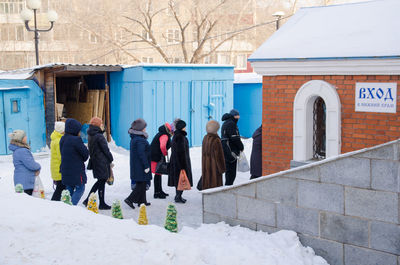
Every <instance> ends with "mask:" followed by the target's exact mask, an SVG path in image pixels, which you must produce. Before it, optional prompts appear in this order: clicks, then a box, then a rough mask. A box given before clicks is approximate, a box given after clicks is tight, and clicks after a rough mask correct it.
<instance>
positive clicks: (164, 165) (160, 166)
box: [155, 156, 169, 175]
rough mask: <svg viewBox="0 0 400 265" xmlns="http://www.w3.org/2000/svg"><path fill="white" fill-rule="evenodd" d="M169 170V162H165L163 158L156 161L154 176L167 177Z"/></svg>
mask: <svg viewBox="0 0 400 265" xmlns="http://www.w3.org/2000/svg"><path fill="white" fill-rule="evenodd" d="M168 169H169V162H167V161H166V159H165V157H164V156H163V157H162V158H161V160H160V161H158V163H157V166H156V172H155V173H156V174H159V175H168V172H169V171H168Z"/></svg>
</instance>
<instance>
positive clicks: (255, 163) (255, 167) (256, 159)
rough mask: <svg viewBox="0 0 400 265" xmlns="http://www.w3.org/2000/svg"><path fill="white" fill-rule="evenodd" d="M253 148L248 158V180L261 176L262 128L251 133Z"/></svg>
mask: <svg viewBox="0 0 400 265" xmlns="http://www.w3.org/2000/svg"><path fill="white" fill-rule="evenodd" d="M252 138H253V148H252V149H251V156H250V175H251V177H250V179H255V178H258V177H261V176H262V152H261V150H262V126H260V127H259V128H258V129H257V130H255V131H254V133H253V136H252Z"/></svg>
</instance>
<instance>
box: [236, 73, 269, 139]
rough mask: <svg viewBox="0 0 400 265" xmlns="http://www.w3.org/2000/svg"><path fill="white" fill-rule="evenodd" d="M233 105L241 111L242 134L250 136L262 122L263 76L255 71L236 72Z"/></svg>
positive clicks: (240, 124) (240, 126) (240, 129)
mask: <svg viewBox="0 0 400 265" xmlns="http://www.w3.org/2000/svg"><path fill="white" fill-rule="evenodd" d="M233 90H234V102H233V106H234V108H235V109H237V110H238V111H239V113H240V120H239V122H238V127H239V131H240V135H241V136H243V137H245V138H250V137H251V136H252V135H253V132H254V131H255V130H256V129H257V128H258V127H260V125H261V122H262V77H261V76H259V75H257V74H255V73H243V74H235V81H234V85H233Z"/></svg>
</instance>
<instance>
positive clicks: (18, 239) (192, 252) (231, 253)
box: [0, 140, 327, 265]
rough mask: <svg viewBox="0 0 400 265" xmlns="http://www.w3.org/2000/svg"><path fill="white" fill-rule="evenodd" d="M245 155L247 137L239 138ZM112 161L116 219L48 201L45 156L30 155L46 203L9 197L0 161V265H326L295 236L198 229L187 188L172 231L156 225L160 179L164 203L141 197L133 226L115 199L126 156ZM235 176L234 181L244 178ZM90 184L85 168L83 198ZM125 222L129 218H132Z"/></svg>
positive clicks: (196, 163) (197, 169) (110, 189)
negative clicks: (144, 222) (142, 210)
mask: <svg viewBox="0 0 400 265" xmlns="http://www.w3.org/2000/svg"><path fill="white" fill-rule="evenodd" d="M245 146H246V147H245V153H246V155H247V157H248V158H250V151H251V140H246V141H245ZM112 152H113V155H114V159H115V167H114V175H115V182H114V185H113V186H108V185H107V186H106V201H107V202H108V203H109V204H111V203H112V202H113V201H114V200H116V199H118V200H120V201H121V202H122V203H121V205H122V211H123V215H124V218H125V219H124V220H117V219H114V218H110V217H108V216H110V215H111V211H110V210H108V211H100V214H99V215H96V214H94V213H92V212H89V211H87V210H86V209H85V208H84V207H83V205H82V204H81V203H80V204H79V205H78V207H73V206H68V205H66V204H64V203H62V202H52V201H49V198H50V197H51V195H52V192H53V188H52V180H51V177H50V159H49V157H48V154H47V153H41V154H38V155H35V157H36V160H37V161H38V162H39V163H40V164H41V165H42V171H41V179H42V182H43V184H44V186H45V192H46V197H47V199H48V200H41V199H37V198H32V197H30V196H27V195H25V194H16V193H15V192H14V187H13V177H12V176H13V165H12V157H11V156H2V157H0V171H1V172H2V173H1V175H0V176H1V178H0V202H1V203H0V213H1V214H0V215H1V217H0V235H1V236H0V264H41V265H43V264H110V263H114V264H128V263H129V264H139V263H140V264H244V263H250V264H271V265H272V264H277V265H278V264H285V265H292V264H293V265H295V264H296V265H298V264H299V265H300V264H307V265H322V264H327V263H326V261H325V260H323V259H322V258H321V257H318V256H315V255H314V252H313V250H312V249H310V248H305V247H303V246H302V245H301V244H300V242H299V240H298V238H297V235H296V233H294V232H292V231H281V232H278V233H274V234H271V235H268V234H267V233H264V232H254V231H251V230H249V229H246V228H240V227H229V226H228V225H226V224H223V223H220V224H216V225H201V222H202V213H201V207H202V205H201V194H200V193H199V192H198V191H197V190H196V189H195V188H193V189H192V190H191V191H185V192H184V196H183V197H184V198H186V199H187V200H188V201H187V203H186V204H183V205H182V204H177V205H176V207H177V211H178V226H179V230H180V231H179V233H178V234H173V233H170V232H168V231H166V230H164V228H162V226H163V224H164V221H165V216H166V207H167V205H168V203H169V202H173V197H174V193H175V191H174V189H173V188H170V187H167V185H166V183H167V178H166V177H163V187H164V191H165V192H167V193H169V194H170V196H169V197H167V199H166V200H159V199H157V200H156V199H153V197H152V196H153V187H151V188H150V190H149V191H148V192H147V198H148V201H150V202H151V203H152V204H151V206H149V207H147V217H148V219H149V224H150V225H149V226H139V225H137V224H136V222H135V221H137V218H138V213H139V210H138V208H136V209H135V210H132V209H130V208H129V207H128V206H127V205H126V204H125V203H124V202H123V199H124V198H126V197H127V196H128V194H129V193H130V178H129V152H128V151H127V150H124V149H122V148H118V147H116V146H112ZM191 159H192V168H193V176H194V184H197V181H198V179H199V178H200V175H201V148H199V147H195V148H192V149H191ZM249 177H250V176H249V175H248V173H239V174H238V176H237V180H236V181H235V183H241V182H244V181H246V180H248V179H249ZM93 183H94V179H93V177H92V174H91V171H88V184H87V185H86V191H85V194H84V196H87V193H88V192H89V190H90V188H91V186H92V184H93ZM132 219H133V220H132Z"/></svg>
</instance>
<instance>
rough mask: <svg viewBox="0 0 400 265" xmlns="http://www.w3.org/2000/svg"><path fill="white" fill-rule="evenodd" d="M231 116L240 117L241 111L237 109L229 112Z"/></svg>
mask: <svg viewBox="0 0 400 265" xmlns="http://www.w3.org/2000/svg"><path fill="white" fill-rule="evenodd" d="M229 114H231V115H232V116H233V117H235V116H239V115H240V114H239V111H238V110H236V109H232V110H231V111H230V112H229Z"/></svg>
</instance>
